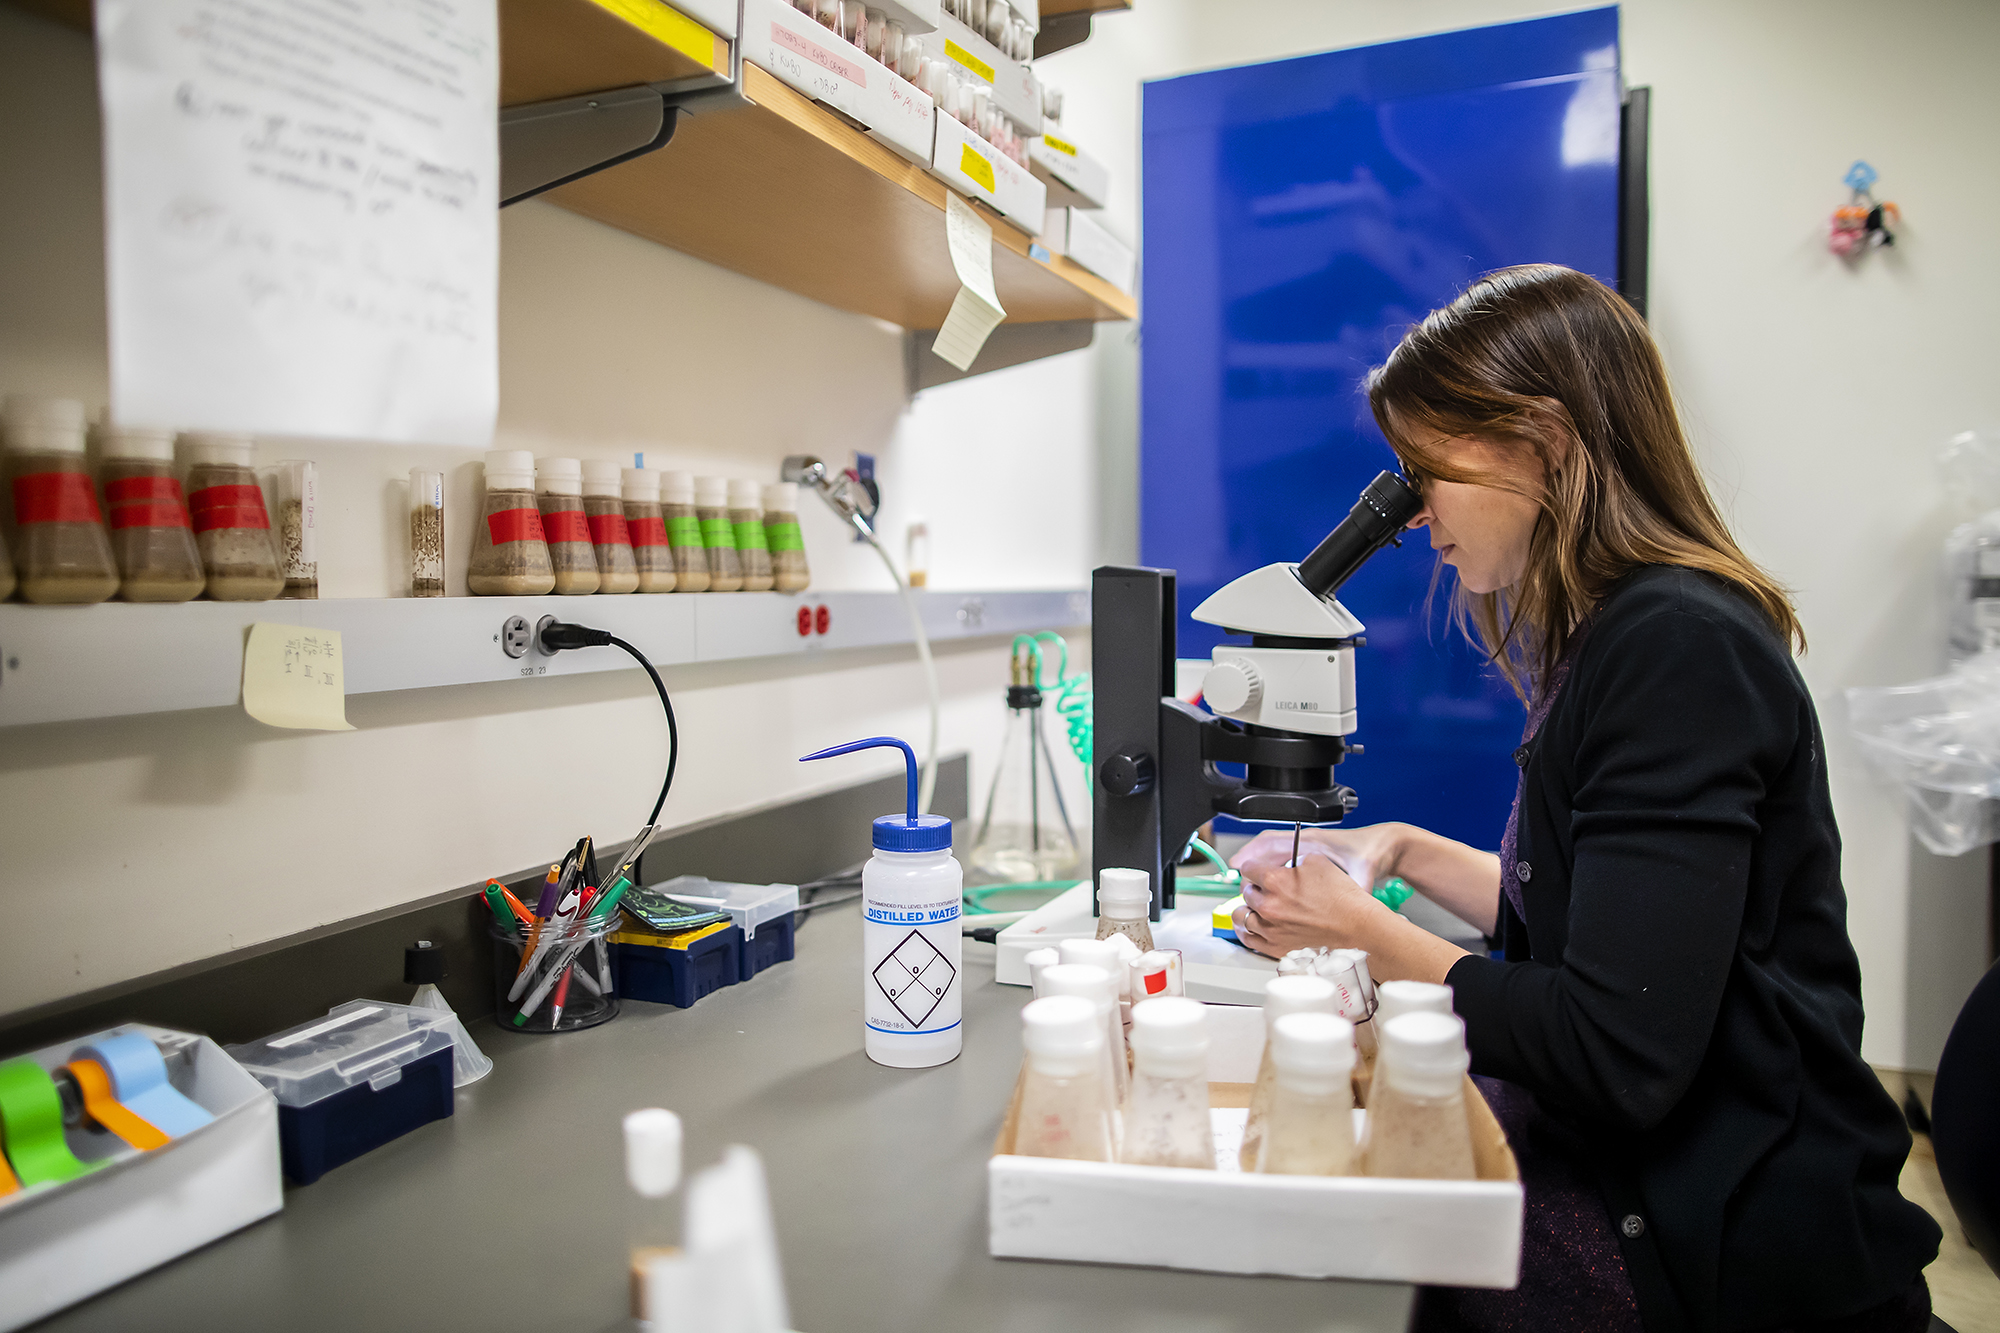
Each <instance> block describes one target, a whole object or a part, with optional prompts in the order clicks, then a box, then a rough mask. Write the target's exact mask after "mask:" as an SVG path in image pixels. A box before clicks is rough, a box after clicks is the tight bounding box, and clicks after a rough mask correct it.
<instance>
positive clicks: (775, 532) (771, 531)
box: [764, 519, 806, 551]
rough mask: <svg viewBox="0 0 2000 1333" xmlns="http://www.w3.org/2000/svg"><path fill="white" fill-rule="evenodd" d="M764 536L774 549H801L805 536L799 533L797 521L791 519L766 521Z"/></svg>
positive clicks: (803, 548)
mask: <svg viewBox="0 0 2000 1333" xmlns="http://www.w3.org/2000/svg"><path fill="white" fill-rule="evenodd" d="M764 536H765V537H766V538H768V539H769V541H770V543H771V549H772V550H774V551H803V550H805V549H806V542H805V538H804V537H803V536H801V535H800V533H799V523H798V520H797V519H793V520H791V521H790V522H788V523H766V524H765V525H764Z"/></svg>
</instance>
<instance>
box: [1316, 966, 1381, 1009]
mask: <svg viewBox="0 0 2000 1333" xmlns="http://www.w3.org/2000/svg"><path fill="white" fill-rule="evenodd" d="M1313 972H1314V975H1315V976H1318V977H1322V978H1324V979H1325V980H1327V981H1330V982H1332V983H1333V995H1334V1000H1333V1012H1335V1013H1336V1014H1339V1015H1340V1016H1341V1017H1342V1018H1345V1019H1347V1020H1348V1021H1350V1022H1354V1023H1361V1022H1366V1021H1367V1019H1368V1014H1369V1009H1368V993H1367V992H1366V991H1364V990H1362V989H1361V978H1360V977H1359V976H1358V975H1356V973H1355V971H1354V962H1353V960H1352V959H1348V958H1322V959H1320V960H1319V966H1318V967H1317V968H1315V969H1314V970H1313Z"/></svg>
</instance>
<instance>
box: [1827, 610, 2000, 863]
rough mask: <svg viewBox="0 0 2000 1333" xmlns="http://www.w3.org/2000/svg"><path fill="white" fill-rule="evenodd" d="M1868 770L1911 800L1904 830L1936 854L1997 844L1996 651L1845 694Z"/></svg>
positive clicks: (1999, 661) (1999, 727) (1999, 671)
mask: <svg viewBox="0 0 2000 1333" xmlns="http://www.w3.org/2000/svg"><path fill="white" fill-rule="evenodd" d="M1847 713H1848V725H1849V726H1850V727H1851V728H1852V730H1853V732H1854V736H1855V739H1856V740H1858V741H1859V742H1860V745H1861V753H1862V755H1863V756H1864V757H1865V758H1866V759H1867V761H1868V766H1869V767H1870V768H1871V769H1872V770H1874V772H1875V773H1876V774H1877V775H1879V776H1880V777H1882V778H1884V779H1885V780H1887V781H1888V782H1890V783H1891V784H1893V785H1895V786H1896V787H1898V788H1900V789H1901V790H1902V791H1903V793H1904V794H1905V795H1906V796H1907V797H1908V798H1909V803H1910V831H1911V832H1913V833H1915V834H1916V835H1917V840H1918V841H1919V842H1921V843H1923V845H1924V846H1926V847H1928V848H1930V849H1931V850H1932V851H1933V852H1936V853H1938V854H1939V855H1940V856H1958V855H1960V854H1962V853H1964V852H1969V851H1971V850H1972V849H1973V848H1974V847H1980V846H1983V845H1985V844H1987V843H1990V842H1995V841H2000V804H1996V801H1995V798H2000V649H1994V650H1990V651H1987V652H1983V653H1979V654H1977V655H1976V656H1973V657H1970V658H1968V659H1966V660H1965V661H1963V662H1961V663H1959V664H1958V665H1956V666H1954V667H1953V668H1952V669H1951V670H1950V671H1949V672H1947V673H1946V674H1944V675H1942V676H1934V677H1932V678H1931V679H1929V680H1920V681H1916V682H1915V683H1913V684H1909V685H1890V686H1880V687H1864V686H1857V687H1855V688H1853V689H1850V690H1848V691H1847Z"/></svg>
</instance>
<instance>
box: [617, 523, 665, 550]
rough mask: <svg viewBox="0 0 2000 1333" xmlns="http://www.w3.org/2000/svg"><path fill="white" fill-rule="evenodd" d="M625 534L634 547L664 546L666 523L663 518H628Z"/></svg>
mask: <svg viewBox="0 0 2000 1333" xmlns="http://www.w3.org/2000/svg"><path fill="white" fill-rule="evenodd" d="M625 533H626V535H627V536H628V537H630V538H631V540H632V544H633V545H634V546H665V545H666V544H667V521H666V520H665V519H663V518H628V519H626V520H625Z"/></svg>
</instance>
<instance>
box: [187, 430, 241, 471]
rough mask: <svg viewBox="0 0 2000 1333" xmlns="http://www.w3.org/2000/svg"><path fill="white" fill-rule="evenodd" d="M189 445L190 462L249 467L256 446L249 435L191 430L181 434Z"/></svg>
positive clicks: (188, 455)
mask: <svg viewBox="0 0 2000 1333" xmlns="http://www.w3.org/2000/svg"><path fill="white" fill-rule="evenodd" d="M181 443H182V444H184V445H186V446H187V458H188V462H190V463H194V464H197V465H199V464H202V463H219V464H222V465H225V466H229V467H249V466H250V454H251V451H252V450H253V449H254V448H255V447H256V444H255V442H254V441H253V440H252V439H251V438H250V437H249V436H248V435H218V434H213V433H211V432H209V431H189V432H187V433H186V434H184V435H182V436H181Z"/></svg>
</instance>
